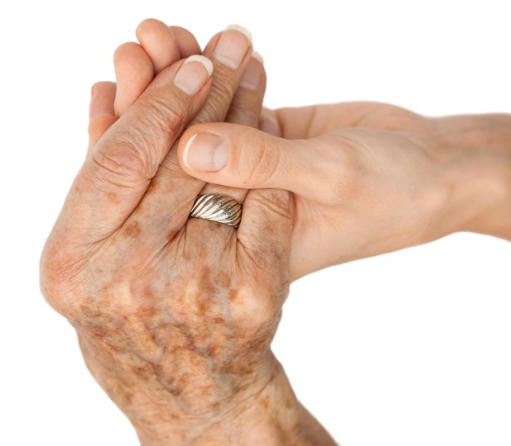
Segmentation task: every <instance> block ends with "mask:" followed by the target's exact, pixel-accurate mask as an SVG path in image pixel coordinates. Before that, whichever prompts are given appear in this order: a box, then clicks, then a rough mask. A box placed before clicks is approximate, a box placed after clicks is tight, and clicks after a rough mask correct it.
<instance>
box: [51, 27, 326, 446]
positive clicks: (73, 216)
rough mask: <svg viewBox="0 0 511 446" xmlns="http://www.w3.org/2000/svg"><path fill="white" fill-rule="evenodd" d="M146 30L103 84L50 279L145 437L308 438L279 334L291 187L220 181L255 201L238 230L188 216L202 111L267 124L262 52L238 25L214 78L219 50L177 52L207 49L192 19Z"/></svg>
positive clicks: (219, 46) (58, 303) (100, 374)
mask: <svg viewBox="0 0 511 446" xmlns="http://www.w3.org/2000/svg"><path fill="white" fill-rule="evenodd" d="M138 37H139V40H140V41H141V43H142V45H138V44H133V43H132V44H125V45H123V46H121V47H120V49H119V50H118V51H117V54H116V72H117V77H118V85H117V91H115V89H114V87H115V86H114V85H112V84H108V83H101V84H98V85H96V87H95V88H94V89H93V98H92V104H91V124H90V135H91V141H92V144H91V146H90V149H89V153H88V156H87V159H86V161H85V163H84V165H83V167H82V169H81V171H80V172H79V174H78V176H77V178H76V180H75V182H74V184H73V186H72V188H71V190H70V192H69V195H68V197H67V200H66V202H65V204H64V207H63V210H62V212H61V215H60V216H59V218H58V220H57V223H56V225H55V227H54V229H53V231H52V233H51V235H50V237H49V239H48V242H47V244H46V247H45V250H44V253H43V256H42V262H41V283H42V289H43V292H44V294H45V296H46V298H47V300H48V301H49V302H50V304H51V305H52V306H53V307H54V308H55V309H56V310H57V311H59V312H60V313H62V314H63V315H65V316H66V317H67V318H68V319H69V321H70V322H71V324H72V325H73V326H74V327H75V329H76V331H77V333H78V337H79V342H80V346H81V348H82V351H83V354H84V357H85V360H86V363H87V365H88V367H89V369H90V370H91V372H92V374H93V375H94V377H95V378H96V379H97V381H98V382H99V383H100V384H101V386H102V387H103V388H104V389H105V390H106V392H107V393H108V394H109V396H110V397H111V398H112V399H113V400H114V401H115V402H116V403H117V405H118V406H119V407H120V408H121V409H122V410H123V411H124V412H125V413H126V414H127V416H128V417H129V419H130V420H131V422H132V423H133V424H134V426H135V428H136V429H137V432H138V434H139V437H140V439H141V441H142V443H143V444H144V445H163V444H172V445H179V444H201V445H206V444H208V445H209V444H211V445H213V444H265V445H272V444H283V442H284V439H285V443H286V444H306V443H305V441H302V439H301V436H302V435H305V434H306V433H307V432H308V431H307V429H309V428H307V427H305V426H309V427H310V426H311V425H312V423H313V420H312V418H311V417H310V416H309V415H308V414H307V413H306V412H305V410H304V409H303V408H302V407H301V406H300V405H299V404H298V402H297V401H296V398H295V397H294V394H293V393H292V391H291V389H290V387H289V384H288V382H287V380H286V378H285V375H284V373H283V371H282V369H281V368H280V366H279V364H278V362H277V361H276V359H275V358H274V356H273V355H272V353H271V350H270V347H269V346H270V342H271V340H272V338H273V335H274V333H275V330H276V328H277V324H278V322H279V318H280V314H281V308H282V303H283V301H284V299H285V297H286V295H287V292H288V283H289V249H290V240H291V230H292V207H291V203H290V198H289V193H288V192H286V191H275V190H261V191H250V192H248V193H246V191H242V190H229V189H225V188H224V189H221V190H219V189H215V188H214V187H213V186H207V187H206V188H205V190H208V191H213V192H215V191H217V192H221V193H224V194H225V195H229V196H232V197H235V198H236V199H237V200H239V201H243V218H242V220H241V224H240V226H239V229H238V230H237V231H236V230H234V229H233V228H232V227H229V226H226V225H221V224H218V223H213V222H209V221H205V220H198V219H188V214H189V212H190V209H191V207H192V204H193V202H194V200H195V199H196V197H197V195H198V194H199V193H201V191H203V189H204V183H203V182H201V181H198V180H196V179H194V178H191V177H189V176H188V175H187V174H185V173H184V172H183V171H182V170H181V169H180V167H179V165H178V163H177V159H176V151H175V149H173V148H172V146H173V144H174V143H175V142H176V139H177V138H178V137H179V136H180V134H181V132H182V130H183V128H184V127H185V126H186V125H187V124H188V123H189V122H190V121H191V122H201V121H211V120H217V121H221V120H224V119H226V118H227V119H228V120H230V121H235V122H239V123H243V124H248V125H256V124H257V119H258V116H259V113H260V108H261V102H262V96H263V92H264V71H263V68H262V65H261V63H260V62H259V61H258V60H257V59H255V58H253V57H251V54H252V48H251V43H250V40H249V39H248V38H247V36H246V35H245V33H244V32H240V31H239V30H237V29H228V30H226V31H224V32H222V33H220V34H218V35H216V36H215V37H213V38H212V40H211V41H210V42H209V44H208V46H207V47H206V49H205V51H204V55H205V56H207V57H208V58H209V60H212V61H213V62H214V73H213V76H212V77H211V76H210V75H211V69H212V65H211V63H210V62H209V60H208V59H205V58H204V57H202V58H201V57H197V56H192V57H191V58H188V59H186V60H178V59H179V58H181V57H183V56H187V55H189V54H193V53H196V52H198V47H197V46H196V43H195V40H194V39H193V37H192V36H191V35H190V34H189V33H187V32H186V31H185V30H182V29H180V28H172V29H170V30H169V28H167V27H166V26H165V25H164V24H162V23H161V22H157V21H154V20H151V21H146V22H143V24H142V25H141V26H140V27H139V29H138ZM154 74H156V76H155V77H154V79H153V75H154ZM299 425H303V426H304V427H303V429H297V426H299ZM311 429H312V430H311V432H309V434H310V435H309V436H308V437H307V438H309V439H310V438H314V437H318V436H319V437H318V438H321V439H322V440H320V441H321V443H318V444H329V442H330V441H331V440H329V439H328V438H327V435H326V433H325V432H324V431H322V430H321V429H320V428H318V427H313V428H311ZM307 444H309V443H307Z"/></svg>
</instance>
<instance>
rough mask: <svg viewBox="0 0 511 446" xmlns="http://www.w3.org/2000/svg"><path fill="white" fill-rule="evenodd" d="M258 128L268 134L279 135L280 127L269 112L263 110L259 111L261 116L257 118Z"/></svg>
mask: <svg viewBox="0 0 511 446" xmlns="http://www.w3.org/2000/svg"><path fill="white" fill-rule="evenodd" d="M259 128H260V129H261V130H262V131H263V132H265V133H269V134H270V135H275V136H279V135H280V128H279V123H278V122H277V120H276V119H275V118H274V117H273V116H272V115H271V114H269V113H267V112H263V113H261V118H260V120H259Z"/></svg>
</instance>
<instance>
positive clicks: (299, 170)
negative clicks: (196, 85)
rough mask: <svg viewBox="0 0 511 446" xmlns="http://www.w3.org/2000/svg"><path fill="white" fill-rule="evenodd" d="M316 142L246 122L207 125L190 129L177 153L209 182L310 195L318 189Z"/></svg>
mask: <svg viewBox="0 0 511 446" xmlns="http://www.w3.org/2000/svg"><path fill="white" fill-rule="evenodd" d="M314 145H315V144H314V141H313V140H312V139H311V140H298V139H297V140H287V139H283V138H279V137H276V136H273V135H269V134H267V133H265V132H262V131H260V130H257V129H253V128H250V127H246V126H242V125H236V124H227V123H207V124H198V125H194V126H192V127H190V128H189V129H188V130H187V131H186V132H185V133H184V134H183V136H182V137H181V140H180V141H179V146H178V152H177V153H178V159H179V163H180V165H181V167H182V168H183V169H184V171H185V172H187V173H188V174H189V175H191V176H193V177H195V178H198V179H200V180H202V181H205V182H207V183H214V184H220V185H223V186H230V187H239V188H244V189H262V188H273V189H286V190H289V191H291V192H295V193H297V194H300V195H306V196H307V195H310V193H311V192H312V189H311V188H312V187H313V182H311V180H310V178H311V169H312V170H314V158H315V156H314V150H311V149H312V148H313V147H314ZM315 164H316V167H317V168H318V170H319V169H321V166H320V165H318V163H315ZM318 174H319V172H318Z"/></svg>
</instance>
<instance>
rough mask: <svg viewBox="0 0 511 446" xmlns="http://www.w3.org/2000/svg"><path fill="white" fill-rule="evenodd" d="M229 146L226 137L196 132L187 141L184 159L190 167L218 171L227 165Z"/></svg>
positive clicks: (203, 170) (204, 170)
mask: <svg viewBox="0 0 511 446" xmlns="http://www.w3.org/2000/svg"><path fill="white" fill-rule="evenodd" d="M228 156H229V147H228V146H227V141H225V139H224V138H222V137H220V136H218V135H213V134H212V133H196V134H195V135H193V136H192V137H191V138H190V139H189V140H188V142H187V144H186V146H185V149H184V151H183V160H184V163H185V165H186V166H187V167H188V168H189V169H193V170H200V171H202V172H216V171H218V170H220V169H222V168H224V167H225V165H226V164H227V159H228Z"/></svg>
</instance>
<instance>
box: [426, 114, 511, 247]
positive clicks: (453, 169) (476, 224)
mask: <svg viewBox="0 0 511 446" xmlns="http://www.w3.org/2000/svg"><path fill="white" fill-rule="evenodd" d="M432 122H433V123H434V126H435V132H434V137H433V141H432V145H433V147H435V148H436V149H435V150H434V152H433V154H434V156H435V159H436V162H438V163H439V166H440V172H441V173H440V178H441V184H442V190H443V196H444V197H443V198H444V203H445V205H444V206H443V207H442V210H441V213H440V214H441V218H440V219H439V221H441V223H439V226H440V227H442V229H443V231H444V232H445V233H449V232H455V231H459V230H469V231H475V232H481V233H485V234H489V235H494V236H497V237H503V238H507V239H511V115H506V114H493V115H474V116H455V117H448V118H440V119H435V120H432Z"/></svg>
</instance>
